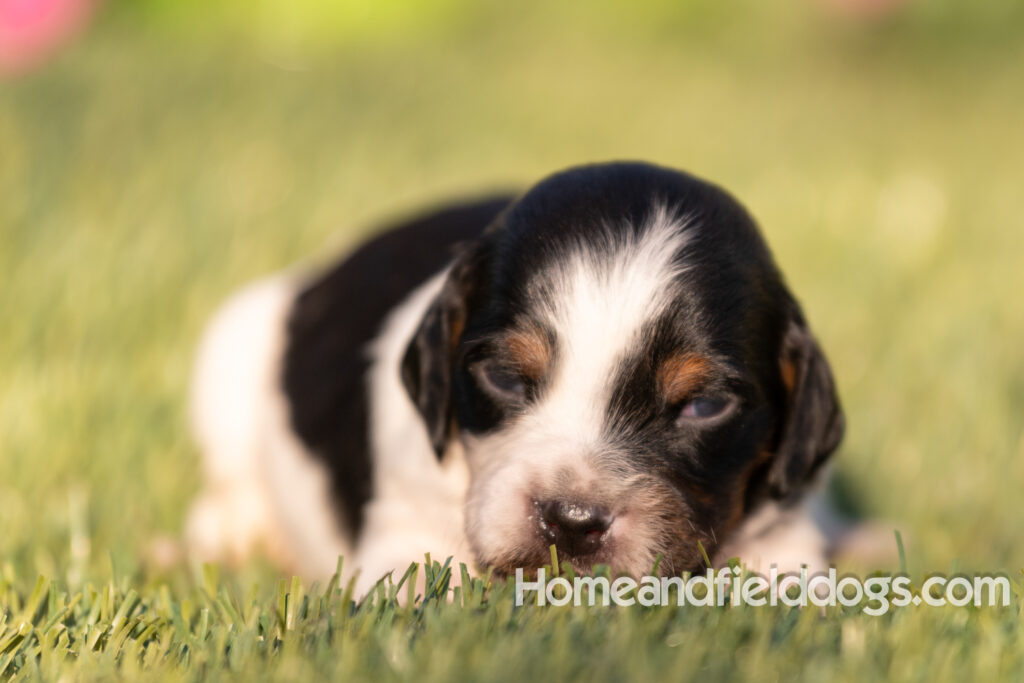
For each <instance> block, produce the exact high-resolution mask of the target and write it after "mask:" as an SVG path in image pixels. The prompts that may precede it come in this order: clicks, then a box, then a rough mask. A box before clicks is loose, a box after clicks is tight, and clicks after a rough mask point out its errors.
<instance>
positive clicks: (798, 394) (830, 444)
mask: <svg viewBox="0 0 1024 683" xmlns="http://www.w3.org/2000/svg"><path fill="white" fill-rule="evenodd" d="M779 372H780V373H781V375H782V385H783V387H784V388H785V390H786V406H785V408H784V413H783V420H782V426H781V431H780V433H779V434H778V441H777V443H778V446H777V448H776V452H775V457H774V460H773V462H772V464H771V467H770V469H769V471H768V490H769V492H770V494H771V496H772V497H773V498H780V499H781V498H789V497H791V496H792V495H793V494H795V493H798V492H799V491H800V490H801V489H802V488H803V487H804V485H805V484H807V483H809V482H810V480H811V479H812V478H813V477H814V475H815V474H816V473H817V472H818V470H819V469H820V468H821V466H822V465H823V464H825V462H826V461H827V460H828V458H829V456H831V455H832V453H833V452H834V451H835V450H836V448H837V447H838V446H839V442H840V441H842V438H843V431H844V429H845V422H846V421H845V418H844V417H843V411H842V408H841V407H840V405H839V398H838V397H837V396H836V388H835V382H834V381H833V379H832V371H831V369H830V368H829V365H828V361H827V360H825V356H824V354H823V353H822V352H821V349H820V348H819V347H818V343H817V342H816V341H815V340H814V337H813V336H812V335H811V331H810V330H809V329H808V327H807V323H806V322H805V321H804V319H803V315H802V314H801V312H800V309H799V307H798V306H797V305H796V303H795V302H794V303H793V304H792V307H791V311H790V316H789V322H788V324H787V328H786V331H785V333H784V335H783V339H782V345H781V351H780V353H779Z"/></svg>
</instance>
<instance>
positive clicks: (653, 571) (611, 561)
mask: <svg viewBox="0 0 1024 683" xmlns="http://www.w3.org/2000/svg"><path fill="white" fill-rule="evenodd" d="M672 541H673V542H671V543H666V544H664V545H663V546H662V548H660V549H657V548H635V547H629V545H628V544H625V545H624V546H623V545H617V544H616V543H615V542H614V540H612V541H609V542H608V544H607V545H606V546H605V547H602V548H601V549H600V550H598V551H596V552H594V553H592V554H589V555H585V556H582V557H570V556H566V555H565V554H557V558H558V564H559V566H560V567H564V566H565V565H566V564H568V565H569V566H570V567H572V570H573V572H575V573H576V574H579V575H589V574H592V573H593V572H594V569H595V568H596V567H599V566H603V567H607V568H608V569H609V571H610V572H611V574H612V575H613V576H632V577H634V578H640V577H642V576H648V575H661V576H676V575H679V574H682V573H683V572H696V571H700V570H701V569H703V568H704V566H705V564H706V562H705V560H704V555H703V553H701V550H700V545H698V541H697V539H695V538H694V539H673V540H672ZM708 552H714V548H711V549H708ZM556 553H557V551H556ZM551 559H552V555H551V546H550V545H546V544H545V543H544V541H543V540H542V539H539V538H538V539H533V540H531V541H528V542H526V543H523V544H520V545H517V546H515V547H510V548H508V549H507V550H504V551H502V552H499V553H498V554H495V555H492V556H491V557H490V558H485V557H480V556H479V555H478V556H477V562H478V565H479V566H480V567H482V568H486V569H489V570H490V571H491V572H492V573H493V575H494V576H497V577H510V576H514V575H515V573H516V570H518V569H522V570H523V576H526V577H535V576H536V575H537V570H538V569H540V568H541V567H544V566H550V565H551Z"/></svg>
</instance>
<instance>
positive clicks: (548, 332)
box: [402, 164, 843, 574]
mask: <svg viewBox="0 0 1024 683" xmlns="http://www.w3.org/2000/svg"><path fill="white" fill-rule="evenodd" d="M402 376H403V380H404V382H405V385H406V387H407V389H408V391H409V393H410V396H411V397H412V400H413V402H414V403H415V404H416V406H417V408H418V409H419V411H420V413H421V415H422V417H423V420H424V423H425V425H426V428H427V430H428V432H429V435H430V438H431V441H432V443H433V445H434V447H435V449H436V450H437V452H438V455H439V456H440V455H441V454H443V452H444V450H445V448H446V447H447V444H448V443H449V441H450V440H451V439H460V440H461V441H462V444H463V446H464V448H465V453H466V458H467V462H468V464H469V468H470V475H471V481H470V488H469V493H468V497H467V500H466V526H467V528H466V531H467V535H468V538H469V540H470V542H471V544H472V547H473V550H474V552H475V553H476V555H477V559H478V560H479V561H480V562H481V563H482V564H485V565H489V566H492V567H494V568H495V569H497V570H498V571H499V572H502V571H504V572H508V571H511V570H512V569H513V568H515V567H526V568H533V567H538V566H540V565H542V564H544V563H545V562H546V561H547V560H548V559H549V556H550V555H549V552H548V548H549V546H550V545H551V544H552V543H554V544H556V546H557V548H558V550H559V557H560V559H563V560H569V561H571V562H572V563H573V564H574V565H575V566H577V567H578V568H580V569H584V570H585V569H589V567H591V566H592V565H593V564H595V563H604V564H609V565H611V566H612V568H613V569H615V570H617V571H623V572H628V573H632V574H641V573H643V572H645V571H648V570H650V568H651V567H652V566H653V564H654V561H655V558H656V557H658V556H659V555H660V556H661V557H662V563H661V567H662V569H663V571H667V572H672V573H676V572H680V571H684V570H693V569H696V568H698V567H699V566H700V565H701V553H700V549H699V546H698V541H699V542H700V543H701V544H703V546H704V548H705V549H706V551H707V552H708V553H712V554H713V553H714V551H715V548H716V547H717V546H718V545H719V544H720V543H722V542H723V541H724V540H725V539H726V538H727V537H728V535H729V533H730V532H731V531H732V530H733V529H734V528H735V527H736V526H737V524H738V523H739V522H740V521H741V520H742V519H743V518H744V517H745V516H746V515H747V514H748V513H749V512H750V511H752V510H753V509H754V508H755V507H756V506H757V505H758V504H760V503H761V502H763V501H765V500H768V499H777V500H782V501H786V500H792V499H794V498H795V497H796V496H798V495H799V493H800V492H801V490H802V488H803V487H804V486H805V485H806V483H807V482H808V481H809V480H810V479H811V478H812V476H813V475H814V474H815V472H816V471H817V470H818V469H819V468H820V466H821V465H822V463H824V462H825V460H826V459H827V458H828V457H829V455H830V454H831V453H832V452H833V451H834V450H835V448H836V447H837V446H838V443H839V441H840V439H841V437H842V432H843V417H842V413H841V411H840V408H839V405H838V401H837V399H836V394H835V389H834V386H833V382H832V377H831V373H830V371H829V367H828V364H827V362H826V361H825V358H824V357H823V355H822V353H821V351H820V349H819V348H818V346H817V344H816V343H815V341H814V339H813V337H812V336H811V334H810V332H809V330H808V328H807V325H806V323H805V321H804V319H803V316H802V314H801V312H800V308H799V306H798V305H797V303H796V301H795V300H794V298H793V297H792V296H791V295H790V293H789V292H788V290H787V289H786V287H785V284H784V283H783V281H782V278H781V277H780V275H779V273H778V271H777V269H776V267H775V265H774V263H773V261H772V258H771V255H770V253H769V251H768V249H767V247H766V246H765V244H764V242H763V240H762V239H761V237H760V236H759V234H758V231H757V228H756V227H755V225H754V223H753V221H752V220H751V219H750V217H749V216H748V215H747V213H746V212H745V211H744V210H743V208H742V207H740V206H739V205H738V204H737V203H736V202H735V201H734V200H733V199H732V198H731V197H729V196H728V195H727V194H726V193H724V192H723V191H722V190H720V189H718V188H716V187H714V186H712V185H709V184H707V183H704V182H702V181H699V180H697V179H695V178H693V177H691V176H688V175H685V174H682V173H678V172H674V171H669V170H665V169H660V168H656V167H652V166H647V165H642V164H609V165H599V166H588V167H583V168H578V169H573V170H570V171H567V172H563V173H560V174H557V175H555V176H553V177H551V178H548V179H547V180H545V181H543V182H541V183H540V184H539V185H537V186H536V187H534V188H533V189H532V190H530V191H529V192H528V193H527V194H526V195H524V196H523V197H522V198H521V199H519V200H518V201H517V202H516V203H515V204H513V205H512V206H511V207H510V208H509V209H508V210H507V211H506V212H505V213H504V214H503V215H502V216H501V217H500V218H499V219H498V220H497V221H496V222H495V223H494V224H493V225H491V226H490V227H489V228H488V229H487V230H486V231H485V233H484V234H483V235H482V237H481V238H480V239H479V240H477V241H475V242H474V243H471V244H468V245H466V246H465V248H464V250H463V252H462V253H461V254H460V255H459V257H458V258H457V259H456V261H455V263H454V264H453V266H452V268H451V270H450V272H449V275H448V279H447V282H446V284H445V285H444V287H443V290H442V291H441V293H440V295H439V296H438V297H437V299H436V300H435V301H434V302H433V304H432V306H431V307H430V309H429V310H428V312H427V313H426V315H425V317H424V319H423V321H422V323H421V325H420V327H419V330H418V332H417V333H416V335H415V337H414V338H413V339H412V341H411V342H410V344H409V347H408V351H407V353H406V356H405V359H404V363H403V367H402Z"/></svg>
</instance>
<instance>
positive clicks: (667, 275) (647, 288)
mask: <svg viewBox="0 0 1024 683" xmlns="http://www.w3.org/2000/svg"><path fill="white" fill-rule="evenodd" d="M687 223H688V221H687V220H685V219H682V218H677V217H675V216H674V215H673V214H672V213H670V211H669V210H668V209H666V208H665V207H664V206H658V207H655V208H654V209H653V210H652V212H651V215H650V217H649V218H648V220H647V222H646V224H645V225H644V226H642V228H641V229H640V230H638V231H635V234H631V233H633V232H634V231H629V230H621V229H620V230H612V229H611V228H609V229H608V230H607V232H606V234H605V236H604V237H603V239H601V240H594V241H590V242H586V243H581V244H580V245H579V246H578V247H577V248H576V249H575V250H574V251H573V253H572V254H571V255H570V256H569V257H568V258H567V259H565V261H564V263H563V265H562V266H561V267H560V268H559V269H558V271H557V272H555V273H553V274H551V273H548V274H546V275H545V277H546V278H547V282H546V283H545V284H546V285H547V287H544V288H543V289H544V290H546V291H547V292H549V294H550V297H551V298H550V299H549V300H548V301H546V302H545V304H544V307H543V309H542V310H541V315H542V316H543V317H544V318H545V322H546V323H547V324H548V325H550V326H551V329H552V330H553V331H554V333H555V338H556V344H557V346H558V360H557V362H556V365H555V368H554V375H553V376H552V379H551V383H550V384H549V386H548V390H547V391H546V393H545V395H544V396H543V397H542V398H541V401H540V404H539V405H538V406H537V411H536V412H535V413H534V415H532V417H533V418H534V419H536V420H541V421H543V422H544V423H545V425H544V426H545V427H546V428H547V430H550V429H551V428H552V427H554V428H555V429H557V431H558V432H560V433H562V434H565V435H567V436H568V435H572V436H573V438H574V440H575V441H577V443H578V445H579V446H582V447H586V446H591V447H593V446H596V445H597V439H598V438H599V436H600V434H601V429H602V426H603V424H604V415H605V411H606V408H607V406H608V403H609V401H610V399H611V395H612V389H613V382H614V379H615V376H616V374H617V372H616V369H617V367H618V365H619V362H620V361H621V360H622V359H623V358H624V357H625V356H626V355H627V354H628V353H629V352H630V351H631V350H633V349H635V348H636V347H637V345H638V344H639V343H640V341H641V336H642V335H641V333H642V330H643V329H644V326H645V324H647V323H649V322H651V321H653V320H655V319H656V318H657V317H658V316H659V315H660V314H661V313H662V312H663V311H664V310H665V309H666V308H667V307H668V306H669V305H670V304H671V302H672V294H673V285H674V283H675V281H676V278H677V277H678V276H679V274H680V273H681V272H682V271H683V267H682V266H681V265H680V257H679V254H680V251H681V250H682V249H683V247H684V246H685V243H686V226H687ZM531 421H532V420H531Z"/></svg>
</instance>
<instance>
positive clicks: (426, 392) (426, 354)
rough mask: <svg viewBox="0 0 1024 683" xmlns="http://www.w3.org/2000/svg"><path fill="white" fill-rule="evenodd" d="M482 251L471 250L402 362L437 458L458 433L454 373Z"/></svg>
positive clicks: (463, 255)
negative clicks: (455, 431) (454, 428)
mask: <svg viewBox="0 0 1024 683" xmlns="http://www.w3.org/2000/svg"><path fill="white" fill-rule="evenodd" d="M479 270H480V268H479V250H478V249H475V248H472V247H470V248H466V249H465V250H464V251H463V252H462V253H461V254H460V255H459V256H458V257H457V258H456V260H455V263H454V264H453V265H452V267H451V270H450V271H449V273H448V277H447V279H446V280H445V283H444V285H443V286H442V287H441V291H440V293H439V294H438V295H437V297H436V298H435V299H434V301H433V302H432V303H431V304H430V307H429V308H428V309H427V312H426V313H425V314H424V316H423V319H422V320H421V321H420V325H419V327H418V328H417V330H416V334H415V335H413V338H412V340H411V341H410V342H409V345H408V347H406V350H405V356H404V357H403V358H402V368H401V370H402V383H403V384H404V385H405V390H406V391H407V392H408V393H409V397H410V398H411V399H412V402H413V404H414V405H415V406H416V409H417V410H418V411H419V413H420V416H421V417H422V418H423V423H424V425H425V426H426V428H427V435H428V436H429V437H430V444H431V446H433V447H434V451H435V452H436V453H437V457H438V458H440V457H441V456H442V455H443V454H444V450H445V447H446V446H447V444H448V439H449V437H450V435H451V429H452V413H453V411H452V369H453V361H454V358H455V348H456V347H457V346H458V343H459V338H460V337H461V336H462V330H463V328H464V327H465V325H466V316H467V312H468V310H469V304H470V299H471V297H472V296H473V294H474V293H475V292H476V291H477V288H478V282H477V279H478V278H477V274H478V272H479Z"/></svg>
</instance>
